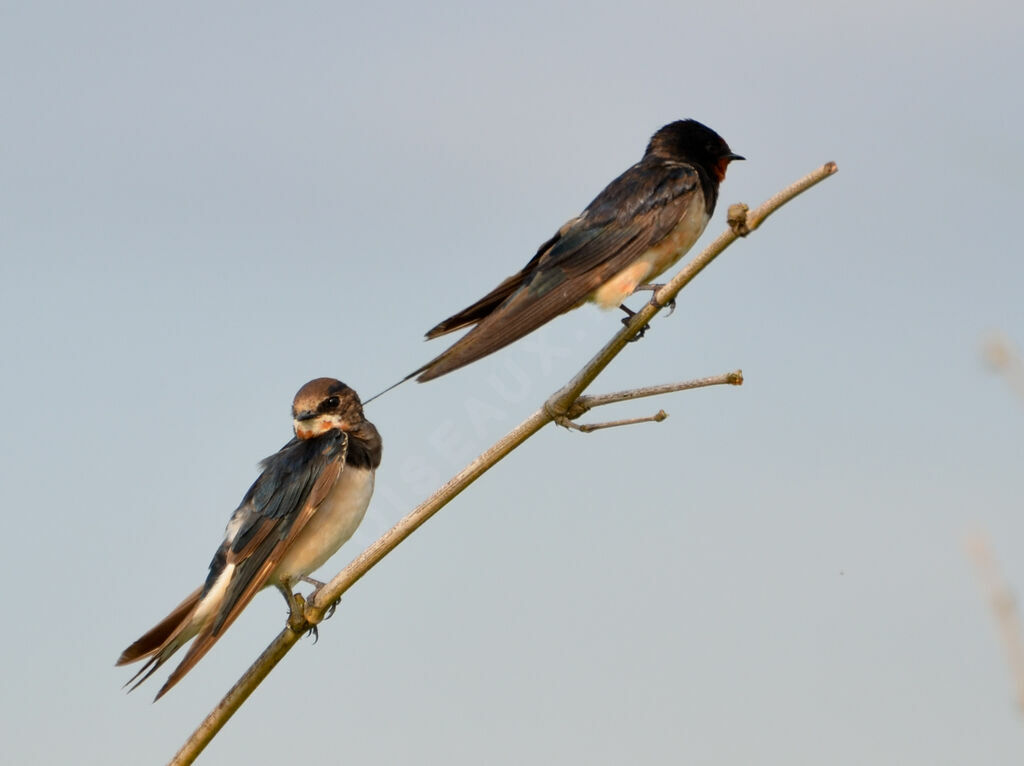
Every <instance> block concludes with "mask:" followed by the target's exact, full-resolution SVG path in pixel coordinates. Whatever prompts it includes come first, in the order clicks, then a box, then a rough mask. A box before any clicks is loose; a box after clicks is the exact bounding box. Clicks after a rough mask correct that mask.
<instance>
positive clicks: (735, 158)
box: [725, 152, 746, 162]
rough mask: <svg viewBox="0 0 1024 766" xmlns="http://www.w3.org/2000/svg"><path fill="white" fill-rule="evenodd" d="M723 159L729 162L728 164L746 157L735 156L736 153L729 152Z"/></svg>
mask: <svg viewBox="0 0 1024 766" xmlns="http://www.w3.org/2000/svg"><path fill="white" fill-rule="evenodd" d="M725 159H727V160H729V162H733V161H734V160H745V159H746V157H744V156H743V155H742V154H736V152H729V153H728V154H727V155H725Z"/></svg>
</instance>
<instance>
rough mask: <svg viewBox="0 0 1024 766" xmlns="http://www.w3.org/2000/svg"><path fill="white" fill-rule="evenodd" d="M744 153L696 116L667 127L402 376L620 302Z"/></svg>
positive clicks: (663, 264) (438, 368)
mask: <svg viewBox="0 0 1024 766" xmlns="http://www.w3.org/2000/svg"><path fill="white" fill-rule="evenodd" d="M742 159H743V157H741V156H740V155H738V154H735V153H734V152H733V151H732V150H731V149H730V148H729V145H728V144H726V142H725V141H724V140H723V139H722V137H721V136H719V135H718V134H717V133H715V131H713V130H711V128H708V127H706V126H704V125H702V124H701V123H699V122H697V121H696V120H678V121H676V122H673V123H670V124H668V125H666V126H665V127H663V128H661V129H660V130H659V131H658V132H657V133H655V134H654V136H652V137H651V140H650V143H648V145H647V151H646V152H644V156H643V158H642V159H641V160H640V162H638V163H636V164H635V165H633V167H631V168H629V169H628V170H627V171H626V172H625V173H623V174H622V175H620V176H619V177H618V178H616V179H615V180H614V181H612V182H611V183H610V184H608V186H606V187H605V189H604V191H602V192H601V193H600V194H598V195H597V197H595V198H594V201H593V202H591V203H590V204H589V205H587V207H586V209H585V210H584V211H583V212H582V213H580V215H578V216H577V217H575V218H573V219H571V220H570V221H568V222H567V223H565V225H563V226H562V228H560V229H559V230H558V231H557V232H556V233H555V235H554V236H553V237H551V239H549V240H548V241H547V242H545V243H544V244H542V245H541V246H540V249H538V250H537V254H536V255H534V256H533V258H532V259H531V260H530V262H529V263H527V264H526V266H525V267H523V269H522V270H521V271H520V272H519V273H517V274H513V275H512V276H511V277H509V278H508V279H506V280H505V281H503V282H502V283H501V284H499V285H498V286H497V287H495V288H494V289H493V290H491V292H489V293H487V295H485V296H484V297H483V298H481V299H480V300H478V301H477V302H476V303H474V304H472V305H471V306H469V307H467V308H465V309H463V310H462V311H460V312H459V313H457V314H455V315H453V316H450V317H448V318H447V319H445V320H444V321H443V322H441V323H440V324H438V325H436V326H435V327H433V328H432V329H431V330H430V331H428V332H427V339H428V340H431V339H433V338H438V337H440V336H442V335H446V334H447V333H450V332H453V331H455V330H460V329H462V328H463V327H468V326H470V325H475V327H473V329H472V330H470V331H469V332H468V333H467V334H466V335H464V336H463V337H462V338H460V339H459V340H458V341H456V342H455V344H454V345H452V346H451V347H450V348H449V349H448V350H446V351H445V352H444V353H442V354H441V355H439V356H437V357H436V358H434V359H432V360H431V361H429V362H427V363H426V364H425V365H423V366H422V367H420V368H419V369H418V370H415V371H414V372H412V373H410V374H409V375H408V376H406V377H405V378H403V380H402V381H399V382H400V383H401V382H404V381H405V380H408V379H409V378H412V377H416V378H417V380H419V381H420V382H421V383H422V382H424V381H427V380H433V379H434V378H438V377H440V376H441V375H445V374H446V373H449V372H451V371H452V370H457V369H458V368H460V367H463V366H465V365H467V364H469V363H470V362H475V361H476V360H477V359H480V358H481V357H484V356H487V355H488V354H491V353H493V352H495V351H497V350H498V349H500V348H503V347H505V346H507V345H508V344H510V343H512V342H514V341H516V340H519V339H520V338H522V337H523V336H524V335H526V334H528V333H531V332H533V331H534V330H536V329H537V328H538V327H540V326H541V325H543V324H545V323H547V322H549V321H550V320H551V319H554V318H555V317H556V316H558V315H559V314H562V313H564V312H566V311H569V310H570V309H573V308H575V307H577V306H579V305H581V304H583V303H585V302H587V301H593V302H594V303H596V304H598V305H599V306H601V307H602V308H612V307H615V306H619V305H620V304H621V303H622V301H623V299H625V298H626V297H628V296H629V295H631V294H632V293H633V292H634V291H635V290H636V288H637V287H638V286H640V285H643V284H645V283H647V282H649V281H650V280H652V279H654V278H655V277H657V276H658V275H659V274H661V273H662V272H664V271H665V270H666V269H668V268H669V267H670V266H672V265H673V264H674V263H676V262H677V261H678V260H679V259H680V258H682V257H683V255H684V254H685V253H686V251H687V250H689V249H690V247H691V246H692V245H693V243H694V242H696V241H697V238H698V237H700V235H701V233H703V231H704V227H705V226H707V223H708V220H709V219H710V218H711V214H712V213H713V212H714V210H715V202H716V201H717V199H718V185H719V184H720V183H721V182H722V180H723V179H724V178H725V170H726V168H727V167H728V165H729V163H730V162H732V161H733V160H742ZM627 313H632V312H629V311H627ZM395 385H398V383H396V384H395ZM392 387H393V386H392ZM381 393H383V392H381ZM378 396H379V394H378ZM372 398H376V397H372ZM367 401H368V402H369V401H370V400H369V399H368V400H367Z"/></svg>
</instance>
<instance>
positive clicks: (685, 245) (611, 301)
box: [591, 203, 709, 309]
mask: <svg viewBox="0 0 1024 766" xmlns="http://www.w3.org/2000/svg"><path fill="white" fill-rule="evenodd" d="M708 220H709V216H708V214H707V213H706V212H705V210H704V209H703V203H701V210H700V213H697V214H693V215H684V216H683V217H682V218H681V219H680V221H679V223H677V224H676V226H675V228H674V229H672V231H670V232H669V234H668V236H666V237H664V238H663V239H661V240H660V241H659V242H658V243H657V244H656V245H654V246H653V247H650V248H648V249H647V252H645V253H644V254H643V255H641V256H640V257H639V258H637V259H636V260H635V261H633V262H632V263H631V264H629V266H626V268H624V269H622V271H620V272H619V273H618V274H616V275H615V276H614V277H612V278H611V279H609V280H608V281H607V282H605V283H604V284H603V285H601V286H600V287H599V288H597V289H596V290H595V291H594V294H593V296H592V298H591V299H592V300H593V301H594V303H596V304H597V305H598V306H600V307H601V308H603V309H610V308H615V307H616V306H618V305H619V304H621V303H622V301H624V300H625V299H626V298H628V297H629V296H630V295H632V294H633V291H634V290H636V288H637V285H642V284H644V283H646V282H649V281H650V280H652V279H654V278H655V277H657V276H658V275H659V274H661V273H663V272H664V271H665V270H666V269H668V268H669V267H671V266H672V265H673V264H674V263H675V262H676V261H678V260H679V259H680V258H682V257H683V256H684V255H686V251H687V250H689V249H690V248H691V247H693V243H694V242H696V241H697V239H698V238H699V237H700V235H701V234H703V233H704V227H706V226H707V225H708Z"/></svg>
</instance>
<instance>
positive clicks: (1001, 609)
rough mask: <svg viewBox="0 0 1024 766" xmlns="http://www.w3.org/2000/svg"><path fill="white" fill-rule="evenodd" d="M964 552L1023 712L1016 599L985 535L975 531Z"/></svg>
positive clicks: (1023, 666)
mask: <svg viewBox="0 0 1024 766" xmlns="http://www.w3.org/2000/svg"><path fill="white" fill-rule="evenodd" d="M966 546H967V555H968V556H969V557H970V559H971V561H972V562H973V563H974V568H975V570H976V571H977V573H978V580H979V581H980V582H981V587H982V590H984V592H985V595H986V596H987V597H988V600H989V604H990V606H991V607H992V613H993V614H994V615H995V618H996V629H997V630H998V631H999V637H1000V638H1001V639H1002V642H1003V647H1004V648H1005V649H1006V658H1007V660H1008V661H1009V663H1010V678H1011V680H1012V682H1013V685H1014V687H1015V688H1016V695H1017V706H1018V707H1019V708H1020V710H1021V712H1022V713H1024V631H1022V630H1021V622H1020V613H1019V612H1018V611H1017V599H1016V598H1015V596H1014V594H1013V591H1012V590H1011V589H1010V586H1009V584H1007V582H1006V580H1005V579H1004V578H1003V574H1002V572H1001V571H1000V569H999V563H998V562H997V561H996V557H995V554H994V553H993V552H992V547H991V546H990V545H989V543H988V538H987V537H986V536H985V535H984V534H982V533H981V532H974V533H972V534H971V535H969V536H968V537H967V540H966Z"/></svg>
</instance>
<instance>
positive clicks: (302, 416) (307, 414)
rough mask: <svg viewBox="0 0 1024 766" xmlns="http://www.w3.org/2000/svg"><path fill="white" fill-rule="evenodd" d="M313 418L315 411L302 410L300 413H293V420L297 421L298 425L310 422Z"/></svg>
mask: <svg viewBox="0 0 1024 766" xmlns="http://www.w3.org/2000/svg"><path fill="white" fill-rule="evenodd" d="M315 417H316V411H315V410H303V411H302V412H296V413H295V419H296V420H298V421H299V422H300V423H301V422H302V421H303V420H312V419H313V418H315Z"/></svg>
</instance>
